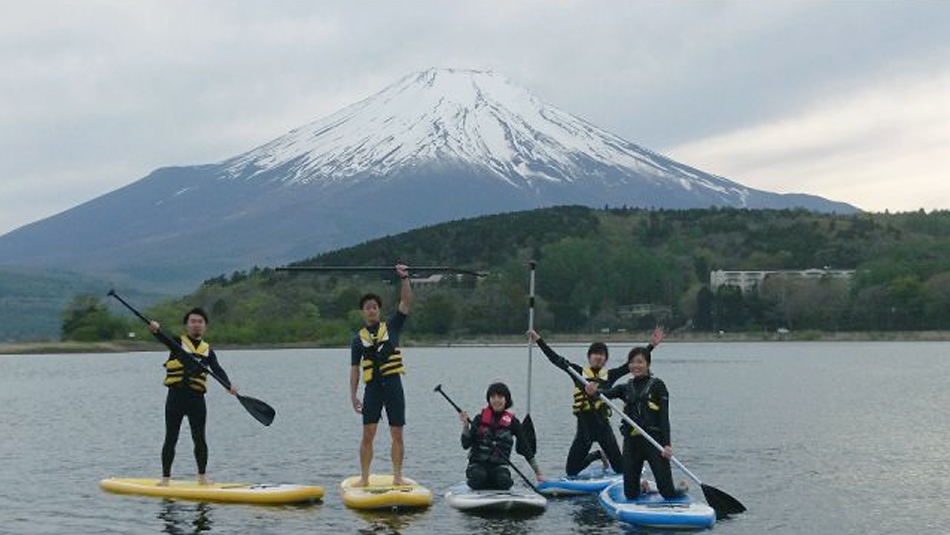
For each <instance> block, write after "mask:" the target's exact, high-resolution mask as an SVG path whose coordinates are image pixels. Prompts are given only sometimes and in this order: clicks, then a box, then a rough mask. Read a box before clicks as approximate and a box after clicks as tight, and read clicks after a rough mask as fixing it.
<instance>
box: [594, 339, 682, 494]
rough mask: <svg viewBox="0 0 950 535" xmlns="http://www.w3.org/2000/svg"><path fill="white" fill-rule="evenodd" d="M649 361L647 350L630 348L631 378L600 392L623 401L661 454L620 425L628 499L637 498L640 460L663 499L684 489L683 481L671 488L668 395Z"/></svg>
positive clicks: (629, 413)
mask: <svg viewBox="0 0 950 535" xmlns="http://www.w3.org/2000/svg"><path fill="white" fill-rule="evenodd" d="M650 361H651V356H650V350H649V349H647V348H645V347H635V348H633V349H631V350H630V353H629V354H628V355H627V366H628V367H629V368H630V373H631V374H632V375H633V379H630V380H629V381H627V383H626V384H619V385H615V386H613V387H612V388H610V389H609V390H606V391H604V392H603V394H604V395H605V396H606V397H607V398H609V399H618V398H620V399H623V401H624V409H623V411H624V412H625V413H626V414H627V416H629V417H630V419H631V420H633V421H634V422H636V423H637V425H639V426H640V427H642V428H643V430H644V431H646V432H647V433H649V434H650V436H651V437H653V438H654V439H655V440H656V441H657V442H659V443H660V445H662V446H663V452H662V453H660V451H659V450H657V449H656V448H654V447H653V445H652V444H650V443H649V441H647V439H646V438H644V437H643V436H642V435H641V434H640V432H639V431H637V430H636V429H635V428H633V427H632V426H630V425H628V424H627V423H626V422H624V423H623V424H622V425H621V427H620V430H621V432H622V433H623V437H624V438H623V486H624V494H625V495H626V497H627V499H630V500H633V499H636V498H638V497H639V496H640V490H641V483H640V472H641V470H642V469H643V461H647V462H648V463H650V470H651V471H652V472H653V477H654V478H656V486H657V490H659V491H660V494H661V495H662V496H663V497H664V498H666V499H670V498H673V497H674V496H676V495H677V494H680V493H683V492H685V486H686V483H685V482H682V483H680V488H676V487H674V486H673V474H672V472H671V470H670V457H672V456H673V446H671V445H670V443H671V439H670V393H669V391H668V390H667V389H666V384H665V383H664V382H663V380H662V379H660V378H659V377H655V376H654V375H653V374H651V373H650ZM585 390H586V391H587V394H588V395H590V396H595V395H597V393H598V390H597V385H596V384H595V383H593V382H591V383H588V384H587V386H586V387H585ZM643 487H644V488H645V487H646V485H643Z"/></svg>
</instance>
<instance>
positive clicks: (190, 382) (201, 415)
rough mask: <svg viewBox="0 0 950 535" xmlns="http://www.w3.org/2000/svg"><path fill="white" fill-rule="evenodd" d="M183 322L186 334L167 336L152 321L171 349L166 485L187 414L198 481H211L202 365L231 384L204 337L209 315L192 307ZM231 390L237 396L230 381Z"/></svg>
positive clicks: (164, 467)
mask: <svg viewBox="0 0 950 535" xmlns="http://www.w3.org/2000/svg"><path fill="white" fill-rule="evenodd" d="M182 323H183V324H184V326H185V334H184V335H182V336H181V337H179V338H178V339H172V338H169V337H168V336H166V335H165V333H164V332H162V330H161V325H160V324H159V323H158V322H157V321H152V322H150V323H149V330H150V331H152V334H153V335H154V336H155V338H157V339H158V341H160V342H161V343H162V344H164V345H165V347H167V348H168V349H169V350H171V354H170V355H169V356H168V360H166V361H165V386H167V387H168V396H167V397H166V398H165V442H164V444H163V445H162V479H161V482H160V483H159V484H161V485H167V484H168V482H169V480H170V479H171V471H172V463H173V462H174V460H175V446H176V445H177V444H178V433H179V431H180V430H181V422H182V420H183V419H184V418H185V416H187V417H188V426H189V427H190V428H191V439H192V441H193V442H194V444H195V461H196V462H197V464H198V483H200V484H207V483H208V476H207V473H206V469H207V466H208V443H207V441H206V440H205V423H206V421H207V415H208V411H207V408H206V406H205V392H206V391H207V390H208V374H207V372H206V371H204V368H202V366H205V367H207V368H209V369H211V370H212V371H213V372H214V373H215V374H217V375H218V376H219V377H221V378H222V379H224V380H225V381H226V382H227V383H231V381H230V379H228V374H227V373H225V371H224V369H223V368H221V365H220V364H218V357H217V355H215V353H214V350H213V349H211V346H210V345H208V342H206V341H204V340H203V337H204V334H205V331H206V330H207V328H208V314H207V313H205V311H204V310H202V309H200V308H193V309H191V310H189V311H188V312H186V313H185V316H184V318H182ZM182 351H184V352H186V353H189V354H190V357H191V358H187V357H185V356H184V355H180V353H181V352H182ZM199 363H200V364H199ZM229 392H230V393H231V394H232V395H237V392H238V391H237V387H235V386H234V384H231V388H230V389H229Z"/></svg>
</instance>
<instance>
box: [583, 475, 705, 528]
mask: <svg viewBox="0 0 950 535" xmlns="http://www.w3.org/2000/svg"><path fill="white" fill-rule="evenodd" d="M600 503H601V505H603V506H604V509H606V511H607V514H609V515H610V516H612V517H614V518H616V519H617V520H620V521H621V522H625V523H627V524H633V525H636V526H643V527H650V528H662V529H703V528H710V527H712V526H713V524H715V523H716V511H714V510H713V508H712V507H710V506H708V505H706V504H704V503H695V502H693V501H692V500H690V498H689V495H687V494H683V495H680V496H676V497H675V498H673V499H671V500H667V499H664V498H663V496H660V494H659V493H658V492H652V491H651V492H645V493H641V494H640V496H639V497H638V498H637V499H635V500H628V499H627V497H626V496H625V495H624V492H623V481H620V482H618V483H614V484H613V485H611V486H609V487H607V488H606V489H604V490H603V491H601V493H600Z"/></svg>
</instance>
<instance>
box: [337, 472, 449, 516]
mask: <svg viewBox="0 0 950 535" xmlns="http://www.w3.org/2000/svg"><path fill="white" fill-rule="evenodd" d="M403 479H404V480H405V482H406V484H405V485H393V476H392V475H389V474H386V475H381V474H371V475H370V476H369V486H367V487H355V486H353V485H355V484H356V483H358V482H359V480H360V477H359V476H353V477H348V478H346V479H344V480H343V481H342V482H341V483H340V494H342V495H343V503H344V504H345V505H346V506H347V507H352V508H353V509H417V508H423V507H429V506H430V505H432V491H431V490H429V489H427V488H425V487H423V486H422V485H420V484H418V483H416V482H415V481H413V480H411V479H409V478H407V477H406V478H403Z"/></svg>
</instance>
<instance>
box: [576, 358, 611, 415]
mask: <svg viewBox="0 0 950 535" xmlns="http://www.w3.org/2000/svg"><path fill="white" fill-rule="evenodd" d="M582 375H583V376H584V379H587V382H589V383H594V384H596V385H597V386H598V387H600V386H603V384H604V383H606V382H607V370H606V369H605V368H601V369H599V370H597V372H596V373H594V370H592V369H590V367H589V366H584V369H583V371H582ZM603 406H604V402H603V401H601V400H600V398H599V397H597V398H594V402H593V405H591V399H590V397H589V396H588V395H587V393H586V392H584V391H583V390H582V389H581V388H580V387H578V386H577V385H576V384H575V385H574V414H577V413H579V412H585V411H591V410H600V409H601V407H603Z"/></svg>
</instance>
